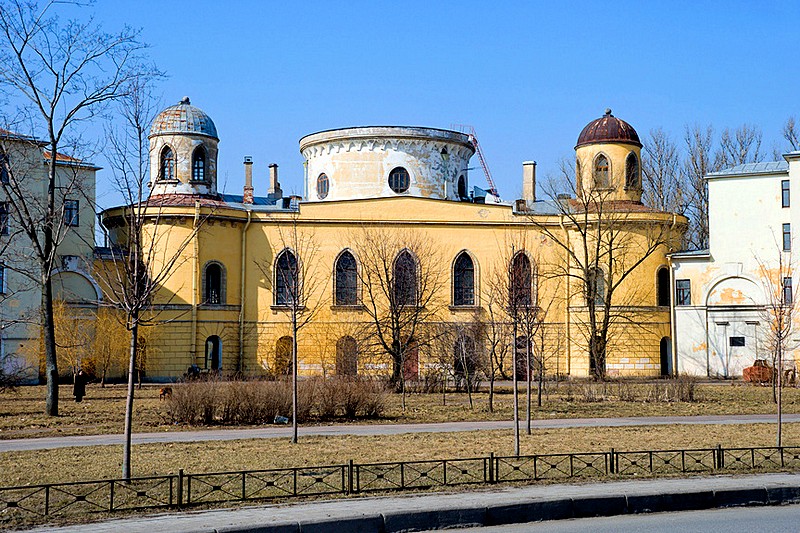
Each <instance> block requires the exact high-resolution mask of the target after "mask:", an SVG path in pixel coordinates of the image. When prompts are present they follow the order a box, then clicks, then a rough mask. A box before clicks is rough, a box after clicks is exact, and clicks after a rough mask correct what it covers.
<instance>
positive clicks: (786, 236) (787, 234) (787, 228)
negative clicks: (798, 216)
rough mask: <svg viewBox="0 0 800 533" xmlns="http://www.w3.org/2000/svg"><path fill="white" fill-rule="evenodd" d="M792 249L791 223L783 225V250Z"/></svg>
mask: <svg viewBox="0 0 800 533" xmlns="http://www.w3.org/2000/svg"><path fill="white" fill-rule="evenodd" d="M791 249H792V225H791V224H784V225H783V251H784V252H789V251H791Z"/></svg>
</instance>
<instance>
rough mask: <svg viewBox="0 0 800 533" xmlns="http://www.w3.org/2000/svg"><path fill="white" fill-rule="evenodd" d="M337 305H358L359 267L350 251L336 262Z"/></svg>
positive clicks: (340, 256)
mask: <svg viewBox="0 0 800 533" xmlns="http://www.w3.org/2000/svg"><path fill="white" fill-rule="evenodd" d="M335 282H336V289H335V291H334V292H335V295H334V297H335V302H334V304H335V305H356V304H358V265H356V258H355V257H353V254H351V253H350V251H348V250H345V251H344V252H342V253H341V255H339V258H338V259H337V260H336V279H335Z"/></svg>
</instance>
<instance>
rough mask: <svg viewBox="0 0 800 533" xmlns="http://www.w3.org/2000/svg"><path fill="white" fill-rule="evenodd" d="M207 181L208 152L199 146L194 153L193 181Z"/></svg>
mask: <svg viewBox="0 0 800 533" xmlns="http://www.w3.org/2000/svg"><path fill="white" fill-rule="evenodd" d="M205 179H206V150H205V148H203V147H202V146H198V147H197V148H195V150H194V153H192V181H205Z"/></svg>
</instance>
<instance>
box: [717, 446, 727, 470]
mask: <svg viewBox="0 0 800 533" xmlns="http://www.w3.org/2000/svg"><path fill="white" fill-rule="evenodd" d="M723 468H725V452H723V451H722V444H717V469H718V470H722V469H723Z"/></svg>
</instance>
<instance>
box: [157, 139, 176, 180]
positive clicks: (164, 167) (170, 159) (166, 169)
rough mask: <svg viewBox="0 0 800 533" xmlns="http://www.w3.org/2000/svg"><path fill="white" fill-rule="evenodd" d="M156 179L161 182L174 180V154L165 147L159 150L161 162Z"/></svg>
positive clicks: (170, 149)
mask: <svg viewBox="0 0 800 533" xmlns="http://www.w3.org/2000/svg"><path fill="white" fill-rule="evenodd" d="M158 177H159V179H162V180H174V179H175V153H174V152H173V151H172V148H170V147H169V146H165V147H164V149H163V150H161V161H160V165H159V169H158Z"/></svg>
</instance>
